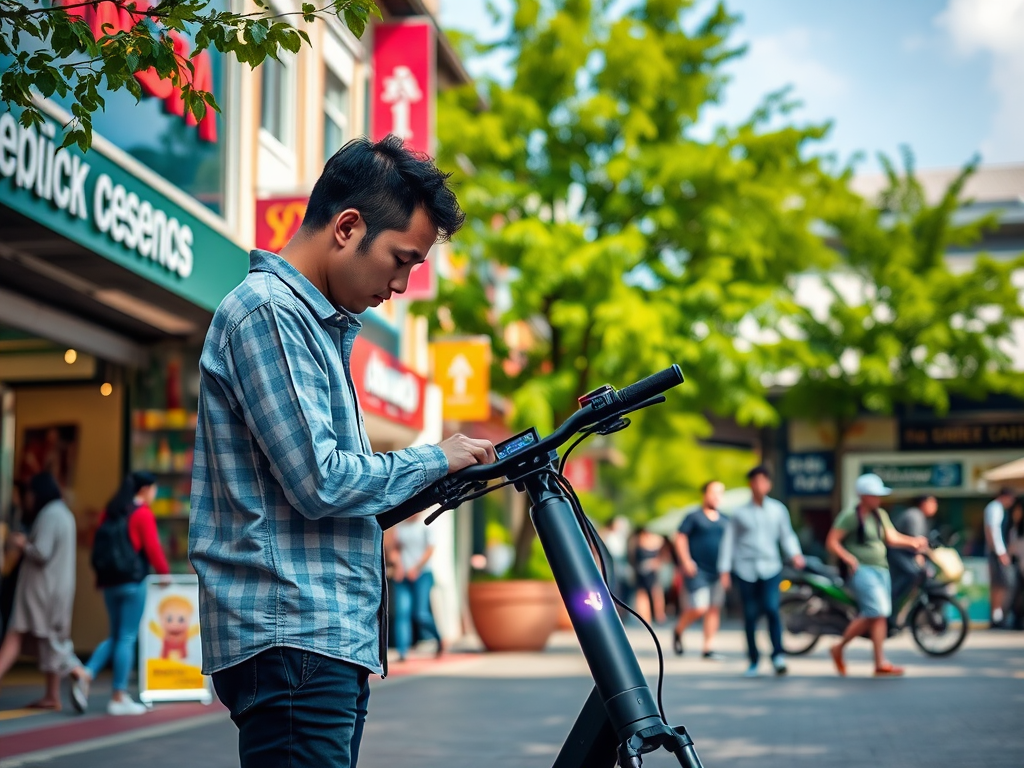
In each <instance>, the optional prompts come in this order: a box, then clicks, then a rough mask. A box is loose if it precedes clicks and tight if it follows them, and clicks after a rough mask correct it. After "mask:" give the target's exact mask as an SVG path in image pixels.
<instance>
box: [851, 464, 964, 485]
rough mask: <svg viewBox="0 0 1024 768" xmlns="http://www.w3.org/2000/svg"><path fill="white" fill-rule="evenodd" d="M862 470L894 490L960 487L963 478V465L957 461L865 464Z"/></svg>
mask: <svg viewBox="0 0 1024 768" xmlns="http://www.w3.org/2000/svg"><path fill="white" fill-rule="evenodd" d="M863 471H864V472H873V473H874V474H876V475H878V476H879V477H880V478H882V482H883V483H885V484H886V485H887V486H889V487H890V488H893V489H895V490H915V489H922V488H960V487H961V486H962V485H963V479H964V467H963V464H962V463H960V462H959V461H945V462H928V463H922V464H916V463H915V464H901V463H892V462H887V463H885V464H865V465H864V467H863Z"/></svg>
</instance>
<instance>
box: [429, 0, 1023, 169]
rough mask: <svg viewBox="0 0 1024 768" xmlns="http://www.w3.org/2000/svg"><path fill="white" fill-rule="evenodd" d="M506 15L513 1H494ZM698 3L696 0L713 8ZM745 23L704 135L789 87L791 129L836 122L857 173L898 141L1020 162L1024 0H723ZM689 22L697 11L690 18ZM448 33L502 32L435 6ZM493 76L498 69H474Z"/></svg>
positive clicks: (489, 35)
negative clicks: (796, 105) (795, 124)
mask: <svg viewBox="0 0 1024 768" xmlns="http://www.w3.org/2000/svg"><path fill="white" fill-rule="evenodd" d="M497 5H498V7H508V5H509V3H508V0H497ZM708 6H709V3H708V2H706V1H705V0H700V2H698V11H697V13H699V9H700V8H701V7H708ZM726 7H727V8H728V9H729V10H730V11H731V12H733V13H739V14H740V15H742V16H743V20H742V22H741V23H740V24H739V26H738V28H737V29H736V33H735V36H734V40H733V42H734V43H746V44H748V45H749V50H748V53H747V55H746V56H745V57H743V58H742V59H740V60H738V61H736V62H734V63H733V64H732V65H730V67H729V69H728V72H729V74H730V75H731V76H732V78H733V80H732V82H731V84H730V85H729V87H728V88H727V90H726V92H725V98H724V100H723V103H722V104H721V105H718V106H715V107H712V108H710V109H708V110H707V113H706V114H705V115H704V116H703V117H702V125H701V129H702V130H703V131H706V132H710V130H711V129H712V127H713V126H714V125H715V124H718V123H722V122H724V123H727V124H730V123H736V122H739V121H740V120H742V119H743V118H745V117H746V116H747V115H749V113H750V111H751V110H752V109H753V108H754V106H755V105H756V104H757V103H758V102H759V101H760V99H761V98H762V97H763V96H764V94H766V93H768V92H770V91H773V90H776V89H777V88H780V87H782V86H785V85H792V86H793V89H794V90H793V95H794V96H796V97H797V98H799V99H800V100H801V101H802V102H803V103H804V106H803V107H802V108H801V109H800V110H799V111H797V112H796V113H794V115H793V119H795V120H798V121H820V120H824V119H832V120H833V121H834V127H833V131H832V134H831V138H830V139H829V141H828V142H827V144H826V147H827V149H828V150H831V151H834V152H836V153H837V154H838V155H839V157H840V159H842V160H844V161H845V160H846V159H848V158H849V157H850V156H851V155H852V154H853V153H855V152H858V151H861V152H864V153H865V155H866V157H865V160H864V162H862V163H861V164H860V165H859V166H858V169H859V170H862V171H871V170H874V169H875V168H877V163H876V161H875V159H874V158H875V154H876V153H877V152H879V151H882V152H885V153H886V154H888V155H890V156H893V157H894V156H895V155H896V153H897V151H898V147H899V146H900V145H901V144H908V145H909V146H910V147H911V148H912V149H913V151H914V154H915V156H916V158H917V164H918V167H920V168H939V167H951V166H958V165H961V164H963V163H964V162H965V161H967V160H968V159H969V158H970V157H971V156H972V155H973V154H974V153H975V152H978V153H981V155H982V158H983V160H984V161H985V162H986V163H1010V162H1017V163H1019V162H1024V0H845V2H838V1H837V0H829V1H826V2H822V0H727V2H726ZM691 15H693V14H691ZM441 18H442V23H443V24H444V25H445V26H446V27H457V28H460V29H465V30H467V31H471V32H473V33H474V34H475V35H476V36H477V37H478V39H482V40H493V39H495V38H496V37H498V36H500V33H501V30H500V27H497V26H495V25H494V23H493V22H492V21H491V19H490V17H489V15H488V13H487V12H486V10H485V2H484V0H441ZM470 68H471V71H473V72H474V74H479V73H480V72H481V71H482V70H484V69H486V70H488V71H491V72H498V73H500V72H501V70H502V65H501V63H500V62H499V61H490V62H485V63H483V64H477V65H476V66H475V67H474V66H473V65H471V67H470Z"/></svg>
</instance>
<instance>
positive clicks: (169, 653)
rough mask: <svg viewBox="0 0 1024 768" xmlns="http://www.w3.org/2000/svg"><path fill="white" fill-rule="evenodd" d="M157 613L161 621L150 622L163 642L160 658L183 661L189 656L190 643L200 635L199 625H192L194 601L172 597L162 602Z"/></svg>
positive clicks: (152, 630)
mask: <svg viewBox="0 0 1024 768" xmlns="http://www.w3.org/2000/svg"><path fill="white" fill-rule="evenodd" d="M156 612H157V616H159V617H160V621H159V623H158V622H156V621H153V620H150V622H149V629H150V631H151V632H152V633H153V634H154V635H156V636H157V637H159V638H160V639H161V640H163V648H162V649H161V651H160V658H161V659H170V660H171V661H181V660H183V659H184V658H185V657H186V656H187V655H188V641H189V640H191V639H192V638H193V637H195V636H196V635H198V634H199V625H198V624H193V623H192V615H193V613H194V612H195V609H194V608H193V607H192V601H191V600H187V599H186V598H184V597H181V596H180V595H171V596H170V597H165V598H164V599H163V600H161V601H160V606H159V607H158V608H157V611H156Z"/></svg>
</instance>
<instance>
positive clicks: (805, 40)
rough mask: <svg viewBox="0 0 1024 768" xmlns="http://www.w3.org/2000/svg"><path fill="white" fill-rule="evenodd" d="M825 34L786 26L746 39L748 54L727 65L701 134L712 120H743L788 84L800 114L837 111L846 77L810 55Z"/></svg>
mask: <svg viewBox="0 0 1024 768" xmlns="http://www.w3.org/2000/svg"><path fill="white" fill-rule="evenodd" d="M826 36H827V33H823V32H822V31H821V30H812V29H810V28H808V27H791V28H789V29H786V30H783V31H782V32H779V33H778V34H773V35H763V36H755V37H752V38H750V39H749V40H747V41H746V44H747V46H748V49H747V54H746V55H745V56H743V57H742V58H740V59H739V60H738V61H736V62H735V63H734V64H733V65H732V66H731V67H730V68H729V74H730V76H731V80H730V82H729V84H728V85H727V86H726V89H725V94H724V99H723V103H722V104H720V105H718V106H715V107H712V108H710V109H708V110H706V114H705V115H704V116H703V119H702V120H701V128H702V129H703V131H701V133H703V132H704V131H706V132H707V133H708V134H709V135H710V133H711V130H712V127H713V125H714V124H716V123H723V122H724V123H727V124H735V123H737V122H739V121H741V120H745V119H746V118H748V117H749V116H750V114H751V113H752V112H753V110H754V108H755V107H756V106H757V105H758V104H760V103H761V101H762V99H763V98H764V97H765V96H766V95H767V94H769V93H771V92H773V91H777V90H779V89H780V88H783V87H785V86H787V85H788V86H792V87H793V90H792V92H791V93H790V97H791V98H796V99H798V100H800V101H802V102H803V104H804V105H805V106H804V109H803V110H802V114H803V115H804V117H805V118H810V119H814V120H817V119H823V118H825V117H827V116H829V115H830V114H832V113H834V112H836V111H837V109H836V107H837V106H838V105H839V103H840V102H841V101H842V100H843V98H844V97H845V96H847V95H848V93H849V91H850V82H849V80H848V79H847V78H846V77H844V76H843V75H842V74H840V73H839V72H837V71H836V70H834V69H832V68H830V67H829V66H828V65H826V64H825V63H824V62H822V61H820V60H819V59H818V58H817V57H816V56H815V54H814V51H813V50H812V48H813V44H814V43H818V44H820V43H821V42H822V39H823V38H824V37H826Z"/></svg>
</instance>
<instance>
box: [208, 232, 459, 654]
mask: <svg viewBox="0 0 1024 768" xmlns="http://www.w3.org/2000/svg"><path fill="white" fill-rule="evenodd" d="M359 328H360V322H359V320H358V319H356V317H355V316H353V315H351V314H349V313H348V312H346V311H344V310H339V309H336V308H335V307H333V306H332V305H331V304H330V302H328V301H327V299H326V298H325V297H324V296H323V294H321V293H320V292H319V291H318V290H317V289H316V288H315V287H314V286H313V284H312V283H310V282H309V281H308V280H307V279H306V278H305V277H303V276H302V275H301V274H300V273H299V272H298V271H297V270H296V269H295V268H294V267H292V266H291V265H290V264H288V263H287V262H286V261H284V260H283V259H282V258H280V257H279V256H276V255H274V254H272V253H268V252H266V251H253V252H252V254H251V255H250V268H249V274H248V276H247V277H246V278H245V280H244V281H243V282H242V284H241V285H239V286H238V287H237V288H236V289H235V290H233V291H232V292H231V293H230V294H228V296H227V297H226V298H225V299H224V301H223V302H221V305H220V307H218V309H217V312H216V313H215V314H214V316H213V323H212V325H211V326H210V330H209V333H207V336H206V343H205V345H204V346H203V354H202V358H201V360H200V364H199V368H200V390H199V423H198V427H197V429H196V447H195V464H194V467H193V470H192V512H191V516H190V527H189V558H190V559H191V561H192V565H193V566H194V567H195V569H196V573H197V574H198V576H199V613H200V628H201V636H202V646H203V672H205V673H207V674H209V673H212V672H216V671H217V670H221V669H225V668H226V667H230V666H232V665H234V664H238V663H240V662H242V661H245V660H246V659H248V658H251V657H252V656H255V655H256V654H257V653H259V652H261V651H263V650H266V649H268V648H272V647H275V646H288V647H291V648H299V649H302V650H306V651H312V652H314V653H320V654H323V655H325V656H330V657H333V658H337V659H342V660H344V661H348V662H352V663H354V664H358V665H360V666H363V667H366V668H367V669H369V670H371V671H372V672H376V673H378V674H379V673H381V672H382V671H383V670H384V669H385V663H384V662H385V659H386V634H387V631H386V626H387V615H386V611H385V610H384V608H383V607H382V606H383V604H384V601H383V600H382V594H383V590H382V585H383V568H382V560H383V557H382V534H381V529H380V526H379V525H378V524H377V520H376V518H375V517H374V515H376V514H377V513H378V512H382V511H384V510H387V509H390V508H392V507H394V506H396V505H398V504H399V503H400V502H402V501H404V500H406V499H407V498H409V497H410V496H412V495H413V494H415V493H416V492H418V491H420V490H422V489H423V488H424V487H426V486H427V485H429V484H430V483H432V482H433V481H435V480H437V479H439V478H441V477H443V476H444V475H445V474H446V473H447V471H448V462H447V459H446V458H445V455H444V453H443V452H442V451H441V449H440V448H438V447H437V446H423V447H418V448H407V449H405V450H401V451H395V452H393V453H383V454H381V453H376V454H375V453H373V452H372V451H371V449H370V444H369V441H368V439H367V437H366V431H365V429H364V427H363V419H362V414H361V411H360V408H359V403H358V401H357V399H356V394H355V390H354V388H353V386H352V377H351V373H350V371H349V358H350V356H351V352H352V344H353V342H354V341H355V337H356V334H357V333H358V331H359Z"/></svg>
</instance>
